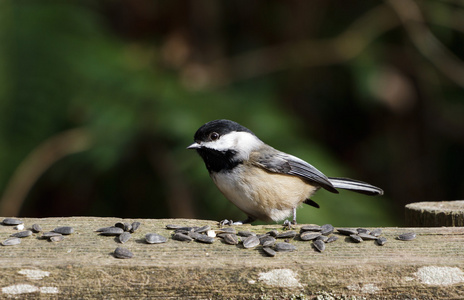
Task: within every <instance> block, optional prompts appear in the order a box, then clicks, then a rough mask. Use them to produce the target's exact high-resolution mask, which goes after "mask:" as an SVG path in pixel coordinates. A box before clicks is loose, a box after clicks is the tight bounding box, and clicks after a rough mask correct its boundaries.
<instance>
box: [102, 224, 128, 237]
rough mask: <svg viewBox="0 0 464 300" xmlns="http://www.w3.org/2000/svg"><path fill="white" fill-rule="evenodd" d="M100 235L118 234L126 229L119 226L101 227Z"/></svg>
mask: <svg viewBox="0 0 464 300" xmlns="http://www.w3.org/2000/svg"><path fill="white" fill-rule="evenodd" d="M99 230H100V231H99V232H100V235H106V236H118V235H120V234H121V233H123V232H124V229H122V228H119V227H114V226H112V227H105V228H100V229H99Z"/></svg>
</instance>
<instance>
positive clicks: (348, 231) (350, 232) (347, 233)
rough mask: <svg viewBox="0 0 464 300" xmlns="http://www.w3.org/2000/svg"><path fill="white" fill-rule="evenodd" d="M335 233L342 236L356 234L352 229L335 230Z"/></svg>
mask: <svg viewBox="0 0 464 300" xmlns="http://www.w3.org/2000/svg"><path fill="white" fill-rule="evenodd" d="M337 231H338V232H339V233H341V234H343V235H352V234H358V231H357V230H356V229H353V228H337Z"/></svg>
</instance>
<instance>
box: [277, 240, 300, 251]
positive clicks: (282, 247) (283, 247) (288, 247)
mask: <svg viewBox="0 0 464 300" xmlns="http://www.w3.org/2000/svg"><path fill="white" fill-rule="evenodd" d="M275 250H276V251H277V252H291V251H295V250H296V247H295V246H294V245H292V244H290V243H286V242H281V243H276V244H275Z"/></svg>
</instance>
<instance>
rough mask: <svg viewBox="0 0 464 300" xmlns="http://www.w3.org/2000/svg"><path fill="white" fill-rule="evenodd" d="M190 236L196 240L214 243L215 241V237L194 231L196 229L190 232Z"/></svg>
mask: <svg viewBox="0 0 464 300" xmlns="http://www.w3.org/2000/svg"><path fill="white" fill-rule="evenodd" d="M189 236H190V237H191V238H193V239H194V240H195V241H197V242H201V243H206V244H212V243H213V242H214V238H213V237H209V236H207V235H206V234H201V233H198V232H194V231H193V232H190V233H189Z"/></svg>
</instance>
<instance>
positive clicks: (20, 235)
mask: <svg viewBox="0 0 464 300" xmlns="http://www.w3.org/2000/svg"><path fill="white" fill-rule="evenodd" d="M31 235H32V231H30V230H25V231H20V232H16V233H13V234H12V235H10V236H11V237H17V238H25V237H28V236H31Z"/></svg>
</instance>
